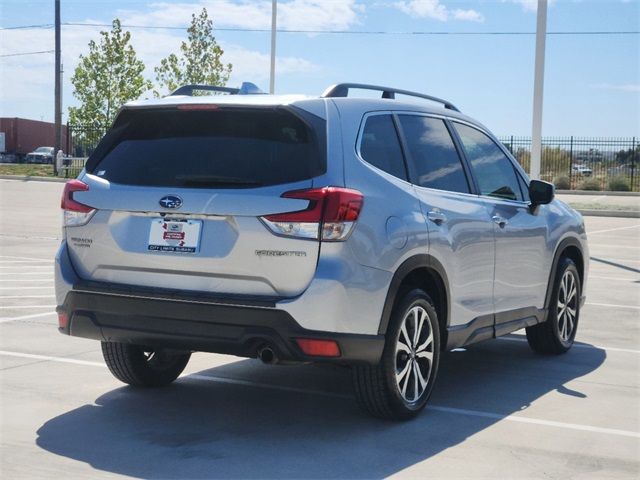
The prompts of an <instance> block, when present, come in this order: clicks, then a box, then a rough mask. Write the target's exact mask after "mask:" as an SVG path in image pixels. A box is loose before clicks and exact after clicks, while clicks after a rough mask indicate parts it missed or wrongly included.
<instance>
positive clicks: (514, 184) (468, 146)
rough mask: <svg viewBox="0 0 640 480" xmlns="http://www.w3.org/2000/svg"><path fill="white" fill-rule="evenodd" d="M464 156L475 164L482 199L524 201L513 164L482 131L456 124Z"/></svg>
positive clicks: (473, 167)
mask: <svg viewBox="0 0 640 480" xmlns="http://www.w3.org/2000/svg"><path fill="white" fill-rule="evenodd" d="M455 127H456V130H457V131H458V134H459V135H460V140H461V142H462V146H463V148H464V152H465V154H466V156H467V159H468V160H469V163H471V169H472V170H473V173H474V175H475V176H476V179H477V180H478V186H479V187H480V194H481V195H488V196H490V197H498V198H504V199H507V200H522V193H521V192H520V185H519V183H518V177H517V176H516V172H515V169H514V167H513V164H512V163H511V160H509V158H508V157H507V156H506V155H505V154H504V153H503V152H502V150H500V148H499V147H498V145H496V143H495V142H494V141H493V140H491V138H489V137H488V136H487V135H485V134H484V133H482V132H481V131H480V130H477V129H475V128H472V127H469V126H467V125H463V124H461V123H455Z"/></svg>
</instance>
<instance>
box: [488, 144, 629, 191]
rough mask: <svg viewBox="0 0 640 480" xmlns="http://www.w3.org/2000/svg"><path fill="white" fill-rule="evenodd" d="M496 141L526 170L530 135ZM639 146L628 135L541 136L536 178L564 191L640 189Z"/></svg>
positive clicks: (529, 152) (528, 158) (528, 159)
mask: <svg viewBox="0 0 640 480" xmlns="http://www.w3.org/2000/svg"><path fill="white" fill-rule="evenodd" d="M499 140H500V141H501V142H502V143H503V144H504V145H505V146H506V147H507V148H508V149H509V150H510V151H511V153H512V154H513V155H514V157H516V159H517V160H518V162H520V164H521V165H522V166H523V167H524V169H525V170H526V171H529V166H530V163H531V138H530V137H516V136H501V137H499ZM639 161H640V145H639V144H638V139H637V138H636V137H631V138H585V137H546V138H543V139H542V160H541V165H540V178H541V179H542V180H546V181H548V182H553V183H554V184H555V185H556V188H558V189H566V190H617V191H625V190H627V191H628V190H632V191H638V190H640V178H639V173H640V172H638V163H639Z"/></svg>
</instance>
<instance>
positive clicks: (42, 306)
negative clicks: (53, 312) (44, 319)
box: [0, 305, 56, 310]
mask: <svg viewBox="0 0 640 480" xmlns="http://www.w3.org/2000/svg"><path fill="white" fill-rule="evenodd" d="M0 308H4V309H7V310H12V309H14V308H56V305H13V306H10V305H0Z"/></svg>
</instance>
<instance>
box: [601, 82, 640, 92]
mask: <svg viewBox="0 0 640 480" xmlns="http://www.w3.org/2000/svg"><path fill="white" fill-rule="evenodd" d="M589 86H590V87H591V88H597V89H600V90H615V91H618V92H628V93H640V83H627V84H622V85H613V84H611V83H598V84H594V85H589Z"/></svg>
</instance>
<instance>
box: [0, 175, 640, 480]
mask: <svg viewBox="0 0 640 480" xmlns="http://www.w3.org/2000/svg"><path fill="white" fill-rule="evenodd" d="M61 191H62V184H61V183H49V182H19V181H10V180H0V192H1V198H0V199H1V203H0V221H1V223H2V230H1V231H0V272H2V274H0V298H2V301H1V302H0V387H1V390H0V445H1V446H0V456H1V458H0V476H2V478H7V479H9V478H11V479H16V478H43V477H46V478H60V477H64V478H103V477H114V476H126V477H138V478H204V477H215V478H276V477H277V478H380V477H386V476H398V477H405V478H429V477H436V478H460V477H465V478H469V477H473V478H514V477H518V478H573V477H577V478H598V479H600V478H638V476H639V475H640V460H639V458H640V220H638V219H629V218H606V217H586V223H587V229H588V233H589V240H590V248H591V257H592V258H591V268H590V276H589V283H588V288H587V292H586V294H587V304H586V305H585V307H584V309H583V311H582V314H581V318H580V327H579V330H578V335H577V344H576V345H575V347H574V348H573V349H572V350H571V351H570V352H569V353H568V354H566V355H564V356H560V357H547V356H540V355H536V354H534V353H533V352H532V351H531V350H530V349H529V347H528V345H527V343H526V340H525V339H524V336H523V333H524V332H517V334H514V335H510V336H508V337H506V338H504V339H500V340H493V341H488V342H484V343H481V344H477V345H473V346H471V347H469V348H467V349H460V350H459V351H455V352H450V353H447V354H446V355H444V356H443V358H442V361H441V371H440V373H439V379H438V383H437V384H436V388H435V391H434V394H433V397H432V400H431V406H430V408H427V410H426V411H425V412H424V413H423V414H422V415H421V416H419V417H418V418H417V419H416V420H414V421H411V422H407V423H391V422H386V421H381V420H376V419H372V418H370V417H368V416H366V415H365V414H363V413H361V412H360V411H359V409H358V408H357V405H356V403H355V400H354V398H353V395H352V391H351V382H350V374H349V371H348V370H347V369H343V368H339V367H314V366H307V365H302V366H265V365H262V364H261V363H259V362H258V361H257V360H247V359H241V358H237V357H230V356H223V355H212V354H201V353H198V354H194V355H193V357H192V359H191V362H190V364H189V366H188V367H187V370H186V371H185V373H184V374H183V376H182V377H181V378H180V379H179V380H178V381H177V382H176V383H175V384H173V385H172V386H170V387H168V388H165V389H161V390H155V391H151V390H147V391H140V390H135V389H131V388H129V387H125V386H123V385H122V384H120V383H118V382H117V381H116V380H115V379H114V378H113V377H112V376H111V374H110V373H109V372H108V370H107V369H106V367H105V366H104V364H103V361H102V356H101V353H100V345H99V344H98V343H97V342H94V341H90V340H83V339H78V338H71V337H64V336H62V335H60V334H58V333H57V319H56V315H55V313H53V312H54V308H55V299H54V296H53V275H52V273H53V261H52V259H53V256H54V253H55V251H56V249H57V246H58V244H59V241H60V227H59V220H60V213H59V197H60V193H61Z"/></svg>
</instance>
